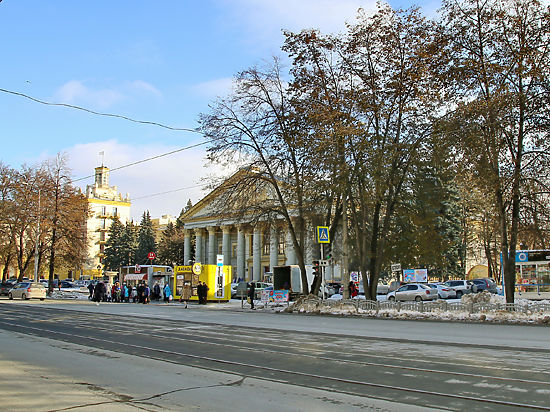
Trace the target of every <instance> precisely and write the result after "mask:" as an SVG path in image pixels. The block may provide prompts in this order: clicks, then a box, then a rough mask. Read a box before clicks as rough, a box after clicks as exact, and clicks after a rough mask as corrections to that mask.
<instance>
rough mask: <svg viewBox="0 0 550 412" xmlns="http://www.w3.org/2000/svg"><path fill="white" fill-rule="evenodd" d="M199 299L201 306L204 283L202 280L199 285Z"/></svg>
mask: <svg viewBox="0 0 550 412" xmlns="http://www.w3.org/2000/svg"><path fill="white" fill-rule="evenodd" d="M197 297H198V298H199V305H202V282H201V281H200V280H199V284H198V285H197Z"/></svg>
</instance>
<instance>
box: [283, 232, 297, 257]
mask: <svg viewBox="0 0 550 412" xmlns="http://www.w3.org/2000/svg"><path fill="white" fill-rule="evenodd" d="M285 255H286V264H287V265H295V264H296V251H295V250H294V242H292V235H291V234H290V229H288V230H287V231H286V248H285Z"/></svg>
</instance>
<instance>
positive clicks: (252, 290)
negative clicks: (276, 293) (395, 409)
mask: <svg viewBox="0 0 550 412" xmlns="http://www.w3.org/2000/svg"><path fill="white" fill-rule="evenodd" d="M255 295H256V286H255V285H254V282H250V289H248V298H249V299H250V309H254V298H255Z"/></svg>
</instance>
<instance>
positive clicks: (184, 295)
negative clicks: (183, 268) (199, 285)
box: [180, 281, 191, 308]
mask: <svg viewBox="0 0 550 412" xmlns="http://www.w3.org/2000/svg"><path fill="white" fill-rule="evenodd" d="M189 299H191V282H189V281H186V282H184V283H183V290H182V291H181V297H180V303H181V302H182V301H183V302H185V307H186V308H187V303H188V302H189Z"/></svg>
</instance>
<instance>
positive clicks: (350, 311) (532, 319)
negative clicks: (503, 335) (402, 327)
mask: <svg viewBox="0 0 550 412" xmlns="http://www.w3.org/2000/svg"><path fill="white" fill-rule="evenodd" d="M462 303H463V304H465V305H467V304H504V303H506V301H505V299H504V297H503V296H499V295H494V294H492V293H489V292H486V291H484V292H482V293H478V294H471V295H464V296H463V297H462ZM516 303H518V304H519V306H521V307H520V309H519V310H516V311H513V310H512V311H511V310H504V309H502V310H493V311H486V312H482V313H470V312H469V311H468V310H466V309H465V310H459V311H457V310H445V308H446V306H443V305H441V306H439V307H436V308H435V307H434V308H432V311H430V312H419V311H414V310H399V311H398V310H397V307H391V308H387V309H379V310H378V311H377V310H375V309H363V308H361V307H359V306H360V305H356V304H355V303H353V302H351V301H345V300H343V301H341V300H336V301H332V302H330V303H329V302H324V301H323V300H321V299H320V298H318V297H316V296H314V295H308V296H303V297H300V298H298V299H297V300H296V301H295V302H293V303H292V304H291V305H290V306H288V307H287V308H285V309H282V310H278V311H283V312H290V313H292V312H295V313H308V314H327V315H355V316H365V317H372V318H382V319H384V318H386V319H411V320H414V319H416V320H428V319H429V320H444V321H473V322H508V323H528V324H550V314H549V313H548V312H546V313H544V312H543V311H541V310H537V307H536V306H535V305H536V303H539V302H531V301H528V300H525V299H519V300H517V302H516ZM541 303H548V301H546V302H541Z"/></svg>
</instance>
